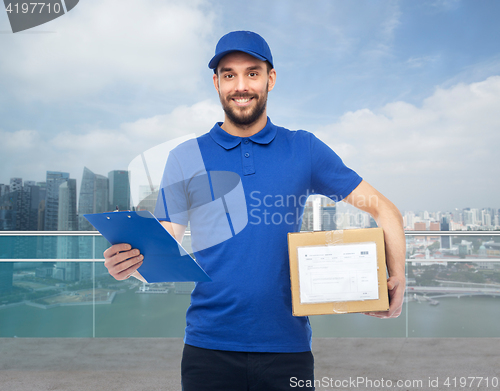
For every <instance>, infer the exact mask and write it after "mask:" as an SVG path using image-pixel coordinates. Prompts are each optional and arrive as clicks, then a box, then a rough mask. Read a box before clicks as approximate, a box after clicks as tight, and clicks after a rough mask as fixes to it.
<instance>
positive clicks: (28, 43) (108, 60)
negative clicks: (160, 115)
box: [0, 0, 215, 101]
mask: <svg viewBox="0 0 500 391" xmlns="http://www.w3.org/2000/svg"><path fill="white" fill-rule="evenodd" d="M214 15H215V14H214V12H213V11H212V10H211V8H210V5H209V4H208V3H207V2H206V1H205V0H187V1H182V2H179V1H161V2H159V1H155V0H128V1H119V0H105V1H102V0H86V1H84V2H80V4H79V5H78V7H76V8H75V10H73V11H72V12H70V13H68V14H67V15H65V16H64V17H61V18H58V19H56V20H54V21H52V22H50V24H46V25H43V26H40V27H39V28H38V29H39V30H49V29H53V30H54V31H55V33H54V34H22V33H19V34H16V35H9V36H4V37H2V46H3V47H2V52H3V53H9V57H8V60H9V61H2V62H0V75H1V76H0V84H1V85H3V88H4V93H5V92H7V91H9V90H10V92H11V93H12V94H14V95H15V96H16V97H17V98H20V99H28V100H30V99H34V100H43V101H53V100H56V101H57V100H60V99H64V100H67V99H71V98H74V97H78V96H82V95H86V94H97V93H99V92H101V91H103V90H105V89H109V88H114V89H121V90H126V88H127V86H131V85H135V84H140V85H146V86H148V87H149V88H152V89H153V90H156V91H160V92H165V91H179V90H182V91H193V90H194V89H195V88H196V86H197V83H199V76H200V74H201V73H200V71H201V69H205V68H204V67H206V64H205V62H206V58H208V57H209V56H210V54H209V52H211V51H212V44H208V42H210V43H212V37H211V34H212V27H213V24H214V19H215V16H214ZM202 64H203V66H204V67H202ZM180 75H182V77H179V76H180Z"/></svg>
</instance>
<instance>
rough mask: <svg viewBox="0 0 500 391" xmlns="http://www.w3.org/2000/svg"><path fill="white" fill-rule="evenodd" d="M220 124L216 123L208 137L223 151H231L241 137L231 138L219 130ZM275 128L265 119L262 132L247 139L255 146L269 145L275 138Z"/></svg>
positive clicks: (222, 130)
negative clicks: (223, 149) (255, 144)
mask: <svg viewBox="0 0 500 391" xmlns="http://www.w3.org/2000/svg"><path fill="white" fill-rule="evenodd" d="M221 125H222V122H217V123H216V124H215V125H214V127H213V128H212V130H211V131H210V136H211V137H212V139H213V140H214V141H215V142H216V143H217V144H219V145H220V146H221V147H223V148H225V149H228V150H229V149H232V148H234V147H236V146H237V145H239V144H240V142H241V140H242V137H237V136H233V135H232V134H229V133H227V132H226V131H225V130H224V129H222V128H221ZM276 133H277V129H276V126H275V125H274V124H273V123H272V122H271V120H270V119H269V117H267V123H266V126H264V128H262V130H260V131H259V132H257V133H255V134H254V135H253V136H250V137H249V139H250V140H252V141H253V142H254V143H257V144H269V143H270V142H271V141H273V140H274V138H275V137H276Z"/></svg>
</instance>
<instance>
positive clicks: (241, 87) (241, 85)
mask: <svg viewBox="0 0 500 391" xmlns="http://www.w3.org/2000/svg"><path fill="white" fill-rule="evenodd" d="M235 90H236V91H237V92H245V91H248V83H247V82H246V80H245V78H244V77H238V79H237V80H236V85H235Z"/></svg>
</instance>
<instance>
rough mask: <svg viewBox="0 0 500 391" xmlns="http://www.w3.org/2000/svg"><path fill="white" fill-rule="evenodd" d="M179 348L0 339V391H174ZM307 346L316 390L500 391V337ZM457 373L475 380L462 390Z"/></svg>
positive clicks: (157, 343) (143, 342)
mask: <svg viewBox="0 0 500 391" xmlns="http://www.w3.org/2000/svg"><path fill="white" fill-rule="evenodd" d="M182 346H183V342H182V340H181V339H177V338H161V339H160V338H140V339H139V338H130V339H119V338H109V339H107V338H102V339H58V338H54V339H50V338H43V339H38V338H33V339H29V338H26V339H24V338H23V339H21V338H12V339H7V338H0V390H2V391H10V390H13V391H45V390H51V391H55V390H61V391H89V390H96V391H114V390H117V391H118V390H120V391H128V390H141V391H150V390H151V391H153V390H154V391H160V390H161V391H170V390H176V391H177V390H180V375H179V372H180V369H179V368H180V357H181V351H182ZM313 352H314V355H315V362H316V379H317V381H318V382H320V384H319V385H318V387H317V388H316V389H317V390H351V389H358V390H370V389H374V390H387V389H392V390H410V391H411V390H467V391H471V390H500V384H497V386H496V387H494V386H493V385H492V382H494V381H495V380H494V379H493V377H497V378H500V338H449V339H448V338H432V339H431V338H406V339H405V338H380V339H376V338H315V339H313ZM460 377H474V378H468V380H467V385H466V387H462V388H461V387H460ZM479 377H483V378H484V379H483V380H481V383H480V379H479ZM447 378H448V379H449V387H446V384H445V381H446V379H447ZM453 378H456V380H454V379H453ZM486 378H488V382H489V383H488V386H487V385H486ZM398 380H400V381H403V382H404V381H406V386H405V385H404V384H402V385H401V387H399V386H398V384H397V383H396V382H397V381H398ZM388 381H392V387H390V386H391V384H388ZM413 381H415V382H413ZM429 381H432V383H430V384H429ZM335 382H337V385H338V386H337V387H336V386H335ZM370 382H371V384H370ZM382 382H383V383H382ZM419 382H420V383H419ZM454 382H456V384H457V386H456V387H455V386H454ZM297 389H300V388H299V387H297Z"/></svg>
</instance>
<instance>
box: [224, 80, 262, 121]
mask: <svg viewBox="0 0 500 391" xmlns="http://www.w3.org/2000/svg"><path fill="white" fill-rule="evenodd" d="M233 98H253V99H255V100H256V105H255V106H254V107H253V109H251V110H250V111H248V112H245V111H247V110H248V109H247V108H245V109H244V110H240V109H239V108H238V107H231V106H230V105H229V103H227V102H226V100H224V99H222V97H220V102H221V104H222V109H223V110H224V112H225V113H226V117H227V119H228V120H229V121H230V122H232V123H233V124H235V125H239V126H248V125H251V124H253V123H254V122H256V121H257V120H258V119H259V118H260V117H261V116H262V113H264V111H265V110H266V104H267V88H266V93H265V94H264V95H263V96H262V97H259V96H258V95H249V94H246V95H236V94H235V95H233V96H231V97H230V98H229V100H231V99H233Z"/></svg>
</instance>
